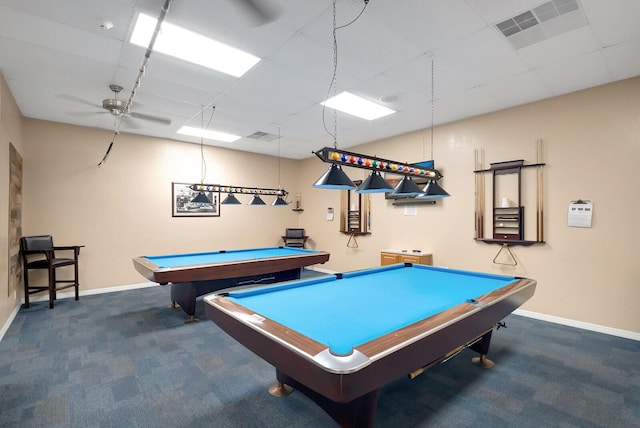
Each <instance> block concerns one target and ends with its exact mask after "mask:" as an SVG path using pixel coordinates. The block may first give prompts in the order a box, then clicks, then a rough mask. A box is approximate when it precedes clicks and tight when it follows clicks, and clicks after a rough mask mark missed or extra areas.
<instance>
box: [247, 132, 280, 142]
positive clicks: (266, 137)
mask: <svg viewBox="0 0 640 428" xmlns="http://www.w3.org/2000/svg"><path fill="white" fill-rule="evenodd" d="M245 138H252V139H254V140H262V141H267V142H269V141H274V140H276V139H277V138H278V136H277V135H274V134H269V133H268V132H262V131H256V132H254V133H253V134H251V135H247V136H246V137H245Z"/></svg>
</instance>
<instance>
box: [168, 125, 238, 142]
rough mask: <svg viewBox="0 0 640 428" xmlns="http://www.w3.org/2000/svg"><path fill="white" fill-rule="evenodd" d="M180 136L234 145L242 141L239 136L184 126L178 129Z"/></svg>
mask: <svg viewBox="0 0 640 428" xmlns="http://www.w3.org/2000/svg"><path fill="white" fill-rule="evenodd" d="M178 134H182V135H190V136H192V137H199V138H206V139H207V140H213V141H222V142H224V143H233V142H234V141H236V140H239V139H240V137H239V136H238V135H233V134H227V133H225V132H218V131H212V130H210V129H202V128H194V127H192V126H183V127H182V128H180V129H178Z"/></svg>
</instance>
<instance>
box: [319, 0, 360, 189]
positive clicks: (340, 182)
mask: <svg viewBox="0 0 640 428" xmlns="http://www.w3.org/2000/svg"><path fill="white" fill-rule="evenodd" d="M336 31H337V26H336V0H333V77H332V78H331V85H329V91H327V98H329V93H330V92H331V90H332V89H333V95H334V96H335V95H336V84H335V83H336V74H337V71H338V39H337V37H336ZM325 111H326V105H324V104H323V106H322V119H323V120H322V122H323V125H324V129H325V131H327V133H328V134H329V135H331V136H332V137H333V148H334V149H337V148H338V111H337V110H336V109H335V108H334V109H333V134H332V133H331V132H329V131H328V130H327V126H326V123H325V121H324V112H325ZM313 187H316V188H319V189H333V190H353V189H355V188H356V185H355V184H354V183H353V181H351V179H350V178H349V177H348V176H347V174H345V172H344V171H343V170H342V168H341V167H340V165H337V164H332V165H331V166H330V167H329V170H328V171H327V172H325V173H324V174H323V175H322V177H320V178H319V179H318V180H317V181H316V182H315V183H314V184H313Z"/></svg>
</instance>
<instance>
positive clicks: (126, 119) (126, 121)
mask: <svg viewBox="0 0 640 428" xmlns="http://www.w3.org/2000/svg"><path fill="white" fill-rule="evenodd" d="M122 123H124V124H125V125H127V126H128V127H129V128H133V129H140V128H142V126H140V125H139V124H138V122H136V121H135V120H133V119H131V118H130V117H129V116H123V117H122Z"/></svg>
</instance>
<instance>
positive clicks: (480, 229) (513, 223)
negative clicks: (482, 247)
mask: <svg viewBox="0 0 640 428" xmlns="http://www.w3.org/2000/svg"><path fill="white" fill-rule="evenodd" d="M475 155H476V159H475V162H476V169H475V170H474V171H473V172H474V174H475V187H476V207H475V211H476V212H475V221H476V224H475V230H476V236H475V238H474V239H476V240H477V241H481V242H486V243H489V244H500V245H502V246H503V248H502V249H501V250H500V251H502V250H503V249H505V248H507V247H508V246H512V245H533V244H543V243H544V221H543V220H544V208H543V167H544V165H545V164H544V163H542V162H540V160H541V158H542V143H541V141H540V140H539V141H538V142H537V157H538V159H537V162H536V163H534V164H529V165H525V163H524V160H513V161H506V162H496V163H492V164H490V165H491V167H490V168H488V169H482V163H483V160H482V157H483V155H482V152H481V151H478V150H476V154H475ZM527 168H535V170H536V232H535V234H536V237H535V240H531V239H526V237H525V227H524V225H525V207H524V206H523V201H522V181H523V180H522V172H523V169H527ZM489 174H490V175H491V180H492V185H491V193H492V194H491V195H490V207H491V217H490V218H489V221H488V222H487V218H486V217H485V211H486V206H487V204H486V199H487V195H485V192H486V187H485V176H487V175H489ZM485 223H487V224H490V225H491V231H490V236H486V231H485ZM507 251H508V252H509V253H510V254H511V257H512V258H513V260H514V265H515V264H517V262H515V258H514V257H513V254H512V253H511V250H509V249H508V248H507ZM498 254H500V252H498ZM496 258H497V255H496ZM494 263H496V259H495V258H494ZM498 264H502V263H498Z"/></svg>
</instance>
